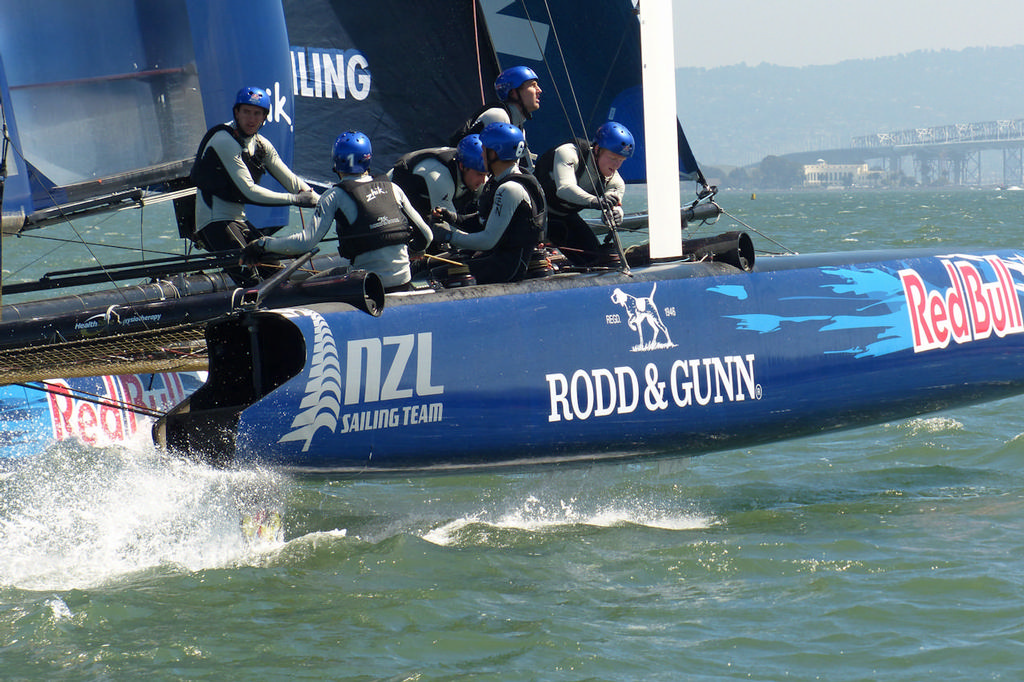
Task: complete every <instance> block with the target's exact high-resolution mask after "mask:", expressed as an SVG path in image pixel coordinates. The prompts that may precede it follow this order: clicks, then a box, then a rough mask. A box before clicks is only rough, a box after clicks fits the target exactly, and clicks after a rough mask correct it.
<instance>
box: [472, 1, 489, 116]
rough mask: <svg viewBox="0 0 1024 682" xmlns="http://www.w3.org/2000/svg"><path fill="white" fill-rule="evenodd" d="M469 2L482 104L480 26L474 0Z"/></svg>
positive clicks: (482, 102)
mask: <svg viewBox="0 0 1024 682" xmlns="http://www.w3.org/2000/svg"><path fill="white" fill-rule="evenodd" d="M469 4H470V5H471V6H472V7H473V9H472V12H473V49H474V50H475V51H476V80H477V83H479V84H480V106H483V105H484V104H485V103H486V102H487V96H486V95H485V94H484V65H483V62H482V61H481V60H480V27H479V26H478V25H477V21H478V17H477V12H476V7H477V5H476V0H469Z"/></svg>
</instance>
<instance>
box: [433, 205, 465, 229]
mask: <svg viewBox="0 0 1024 682" xmlns="http://www.w3.org/2000/svg"><path fill="white" fill-rule="evenodd" d="M430 221H431V222H432V223H441V222H445V223H448V224H449V225H458V224H459V216H458V214H456V213H455V211H453V210H451V209H450V208H445V207H444V206H438V207H437V208H435V209H434V210H433V211H431V212H430Z"/></svg>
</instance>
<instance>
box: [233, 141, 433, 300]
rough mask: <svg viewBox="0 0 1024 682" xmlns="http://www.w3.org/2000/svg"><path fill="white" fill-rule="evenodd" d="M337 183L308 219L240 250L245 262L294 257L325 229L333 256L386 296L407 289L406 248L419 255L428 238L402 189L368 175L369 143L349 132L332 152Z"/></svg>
mask: <svg viewBox="0 0 1024 682" xmlns="http://www.w3.org/2000/svg"><path fill="white" fill-rule="evenodd" d="M332 157H333V160H334V166H333V170H334V172H336V173H337V174H338V178H339V181H338V183H337V184H335V185H333V186H332V187H331V188H330V189H328V190H327V191H326V192H324V194H323V196H322V197H320V201H319V202H318V203H317V205H316V210H315V211H314V212H313V219H312V220H311V221H310V222H309V223H308V224H307V225H306V226H305V227H303V229H302V231H301V232H297V233H295V234H292V235H289V236H287V237H262V238H260V239H258V240H255V241H253V242H252V243H251V244H249V245H248V246H247V247H246V252H247V254H248V255H249V256H250V257H254V258H259V257H262V256H263V255H264V253H273V254H281V255H292V256H294V255H299V254H302V253H306V252H307V251H309V250H310V249H312V248H313V247H314V246H316V245H317V244H318V243H320V240H321V239H323V238H324V235H326V234H327V231H328V230H329V229H330V227H331V224H332V223H334V225H335V229H336V230H337V232H338V252H339V253H340V254H341V255H342V256H344V257H345V258H346V259H348V261H349V262H350V263H351V264H352V267H353V268H354V269H357V270H367V271H369V272H375V273H377V274H378V275H380V278H381V281H382V282H383V284H384V290H385V291H387V292H395V291H407V290H409V289H410V288H411V284H410V281H411V279H412V274H411V271H410V268H409V249H410V247H412V248H413V249H414V250H417V251H423V250H424V249H426V247H427V245H428V244H430V241H431V240H432V239H433V234H432V233H431V230H430V227H429V226H428V225H427V224H426V223H425V222H424V221H423V219H422V218H421V217H420V215H419V214H418V213H417V212H416V209H414V208H413V206H412V203H410V201H409V199H408V198H407V197H406V196H405V192H403V191H402V188H401V187H399V186H397V185H395V184H394V183H393V182H391V181H390V180H388V179H387V177H386V176H383V175H381V176H378V177H371V176H370V172H369V171H370V160H371V159H372V158H373V149H372V147H371V145H370V138H368V137H367V136H366V135H364V134H363V133H361V132H358V131H354V130H350V131H348V132H345V133H342V134H341V135H339V136H338V139H336V140H335V141H334V147H333V149H332Z"/></svg>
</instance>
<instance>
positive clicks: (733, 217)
mask: <svg viewBox="0 0 1024 682" xmlns="http://www.w3.org/2000/svg"><path fill="white" fill-rule="evenodd" d="M719 208H721V206H719ZM721 210H722V214H723V215H727V216H729V217H730V218H732V219H733V220H735V221H736V222H738V223H739V224H740V225H742V226H743V227H745V228H747V229H748V230H750V231H751V232H755V233H757V234H758V235H759V236H761V237H764V238H765V239H767V240H768V241H770V242H771V243H772V244H775V246H777V247H779V248H780V249H784V250H785V251H786V253H790V254H793V255H796V254H797V252H796V251H794V250H793V249H791V248H789V247H788V246H784V245H782V244H780V243H779V242H777V241H775V240H774V239H772V238H771V237H769V236H768V235H766V234H765V233H764V232H761V231H760V230H758V229H757V228H756V227H753V226H751V225H748V224H747V223H745V222H743V221H742V220H740V219H739V218H737V217H736V216H734V215H733V214H732V213H729V212H728V211H726V210H725V209H724V208H721Z"/></svg>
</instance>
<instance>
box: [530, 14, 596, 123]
mask: <svg viewBox="0 0 1024 682" xmlns="http://www.w3.org/2000/svg"><path fill="white" fill-rule="evenodd" d="M519 5H520V6H521V7H522V9H523V14H525V15H526V21H527V22H528V23H529V24H530V31H531V32H532V33H533V41H534V43H536V45H537V50H538V51H539V52H540V55H541V61H543V62H544V66H545V67H546V68H547V70H548V75H549V76H550V77H551V86H552V87H553V88H554V90H555V97H556V98H557V99H558V104H559V106H560V107H561V108H562V115H563V117H564V118H565V122H566V123H567V124H568V125H569V133H570V135H571V136H572V137H578V135H577V134H576V126H575V125H574V123H573V117H572V115H571V114H570V113H569V108H568V107H567V106H566V103H565V99H564V98H563V97H562V91H561V90H560V89H559V87H558V81H557V80H556V79H555V73H554V70H553V69H552V67H551V63H550V62H549V61H548V56H547V53H546V52H545V51H544V46H543V45H541V43H540V38H539V37H538V36H537V30H536V29H535V28H534V21H533V17H531V16H530V10H529V8H528V7H527V6H526V0H519ZM544 8H545V10H546V11H547V15H548V25H549V26H550V28H551V34H552V35H553V36H554V38H555V46H556V47H557V49H558V56H559V58H560V59H561V62H562V64H561V71H562V72H564V73H565V80H566V82H567V83H568V84H569V93H570V95H571V96H572V99H573V103H574V104H575V105H576V116H577V117H578V120H579V123H580V126H581V127H586V122H585V121H584V120H583V114H582V113H581V112H580V107H579V103H578V102H577V99H576V92H575V89H574V88H573V85H572V82H573V79H572V76H571V75H570V74H569V66H568V63H567V62H566V59H565V53H564V52H563V51H562V43H561V41H560V40H559V39H558V29H556V28H555V22H554V18H553V17H552V15H551V7H550V6H549V5H548V2H547V0H544ZM586 134H587V133H586V131H585V130H584V132H583V136H584V137H586Z"/></svg>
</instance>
